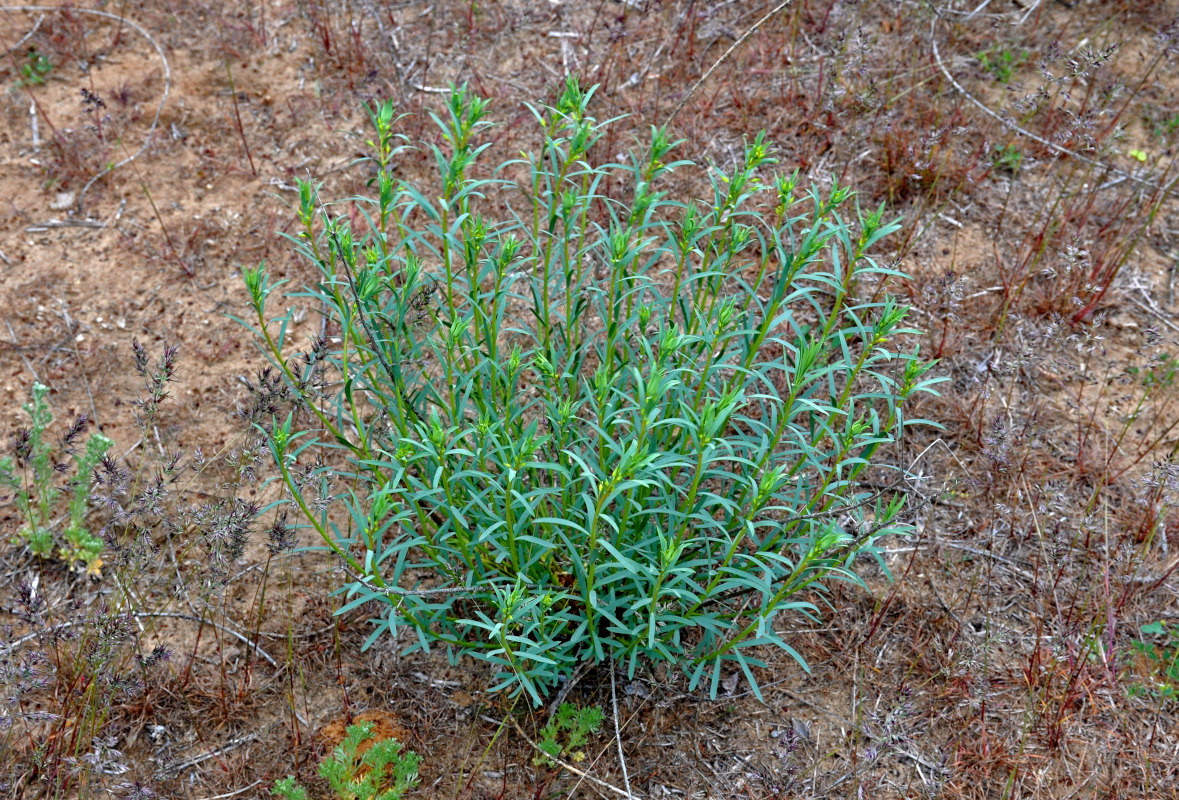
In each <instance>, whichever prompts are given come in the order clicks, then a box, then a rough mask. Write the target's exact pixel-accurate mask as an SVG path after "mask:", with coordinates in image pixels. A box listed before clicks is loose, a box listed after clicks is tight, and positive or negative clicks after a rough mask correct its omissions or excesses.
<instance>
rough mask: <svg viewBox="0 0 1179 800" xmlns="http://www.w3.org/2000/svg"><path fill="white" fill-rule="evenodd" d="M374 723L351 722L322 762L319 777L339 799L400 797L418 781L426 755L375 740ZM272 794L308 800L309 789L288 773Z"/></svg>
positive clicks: (290, 799)
mask: <svg viewBox="0 0 1179 800" xmlns="http://www.w3.org/2000/svg"><path fill="white" fill-rule="evenodd" d="M373 738H374V737H373V724H372V723H371V722H359V723H357V724H355V725H349V726H348V730H347V731H346V734H345V737H344V741H342V742H340V744H339V745H338V746H337V747H336V749H335V750H334V751H332V754H331V755H330V756H328V757H327V758H325V759H324V760H323V762H322V763H321V764H320V765H319V776H320V777H321V778H323V779H324V780H326V781H327V782H328V785H329V786H331V787H332V792H333V794H334V796H335V797H337V798H339V800H399V798H401V797H403V796H404V795H405V793H406V792H408V791H409V790H410V789H412V788H413V787H415V786H417V784H418V766H419V765H420V764H421V763H422V757H421V756H419V755H418V754H417V753H415V752H413V751H412V750H405V749H404V748H403V747H402V745H401V743H400V742H398V741H397V740H396V739H383V740H381V741H374V742H372V743H371V745H369V746H368V747H367V748H366V747H365V745H366V744H368V743H369V741H370V740H371V739H373ZM271 794H272V795H274V796H275V797H282V798H284V800H306V798H307V790H306V789H305V788H304V787H303V786H302V785H301V784H300V783H299V782H298V781H296V780H295V778H294V776H292V775H288V776H287V777H285V778H283V779H282V780H280V781H278V782H277V783H276V784H275V785H274V789H273V790H272V791H271Z"/></svg>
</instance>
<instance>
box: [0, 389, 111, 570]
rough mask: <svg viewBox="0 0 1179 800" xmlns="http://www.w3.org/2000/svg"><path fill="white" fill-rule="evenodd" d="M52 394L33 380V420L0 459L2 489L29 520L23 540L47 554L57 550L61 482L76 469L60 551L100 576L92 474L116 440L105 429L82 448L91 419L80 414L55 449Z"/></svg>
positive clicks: (19, 534) (22, 530)
mask: <svg viewBox="0 0 1179 800" xmlns="http://www.w3.org/2000/svg"><path fill="white" fill-rule="evenodd" d="M48 394H49V387H47V386H44V385H43V384H40V383H34V384H33V397H32V400H31V401H30V402H29V403H27V404H25V405H24V406H23V408H24V410H25V413H27V414H28V415H29V419H30V422H31V424H30V426H29V427H28V428H22V429H21V430H20V431H18V432H17V434H16V436H15V437H14V439H13V443H12V451H13V452H12V455H9V456H5V457H4V458H2V459H0V489H4V490H8V491H11V492H13V495H12V499H13V501H14V502H15V504H16V508H17V511H18V512H19V513H20V516H21V518H22V520H23V524H22V525H21V527H20V529H19V531H18V532H17V540H18V541H20V540H23V541H24V542H25V543H26V544H28V546H29V550H31V551H32V552H33V554H34V555H37V556H39V557H41V558H47V557H49V556H51V555H52V554H53V546H54V536H53V529H54V527H55V526H56V524H57V523H55V521H54V520H53V515H54V513H55V512H57V511H58V510H59V509H58V501H59V500H60V498H61V495H62V490H61V488H60V487H59V486H58V485H56V483H55V480H56V479H57V478H58V476H60V475H62V474H64V473H66V472H69V471H71V469H72V471H73V473H74V475H75V478H74V480H73V482H72V490H73V491H72V494H71V495H70V501H69V516H68V520H67V521H66V523H65V527H64V528H63V529H62V539H63V540H64V542H63V543H62V544H61V545H60V547H59V550H58V552H59V554H60V556H61V558H62V559H63V560H65V561H68V562H69V563H70V564H79V565H81V566H82V567H83V568H84V569H85V570H86V571H87V572H89V573H91V574H97V573H98V570H99V569H100V568H101V567H102V559H101V558H100V557H99V556H100V554H101V553H102V540H101V539H99V538H98V537H97V536H95V535H94V534H92V533H91V532H90V531H89V530H88V529H87V527H86V513H87V511H88V510H89V499H90V491H91V484H90V476H91V474H92V473H93V471H94V468H95V466H96V465H97V464H98V463H99V462H100V461H101V460H102V458H103V456H104V455H105V454H106V451H107V450H108V449H109V448H110V446H111V444H112V442H111V440H110V439H108V438H107V437H105V436H103V435H102V434H101V433H94V434H91V435H90V437H89V438H88V439H87V440H86V444H85V446H84V447H82V446H80V444H79V443H80V440H81V438H82V432H83V431H84V430H85V428H86V417H85V416H80V417H78V418H77V419H76V420H75V421H74V423H73V424H72V425H71V426H70V427H69V429H68V430H67V431H66V432H65V433H64V434H63V435H62V437H61V440H60V441H59V442H58V446H57V448H56V451H55V449H54V447H53V446H52V444H51V443H50V441H49V438H48V437H47V436H46V429H47V428H48V427H49V424H50V423H51V422H53V412H52V411H50V409H49V401H48V400H47V399H46V396H47V395H48ZM59 459H61V460H59ZM71 461H72V463H71Z"/></svg>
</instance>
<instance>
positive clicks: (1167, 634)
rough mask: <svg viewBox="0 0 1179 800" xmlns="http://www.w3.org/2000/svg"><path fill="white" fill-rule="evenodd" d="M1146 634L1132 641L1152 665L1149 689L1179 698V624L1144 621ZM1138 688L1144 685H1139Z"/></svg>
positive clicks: (1166, 696) (1162, 696) (1143, 631)
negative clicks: (1146, 622)
mask: <svg viewBox="0 0 1179 800" xmlns="http://www.w3.org/2000/svg"><path fill="white" fill-rule="evenodd" d="M1140 630H1141V633H1142V638H1141V639H1135V640H1134V641H1133V642H1132V643H1131V644H1132V645H1133V647H1134V650H1135V651H1136V652H1138V653H1141V654H1142V655H1143V656H1145V657H1146V661H1147V664H1148V666H1149V669H1150V679H1151V680H1150V682H1151V686H1150V687H1149V690H1147V691H1149V692H1150V693H1151V694H1154V695H1156V696H1158V697H1161V698H1163V699H1166V700H1175V699H1177V698H1179V626H1176V625H1168V624H1167V623H1166V622H1163V621H1161V620H1160V621H1158V622H1151V623H1149V624H1147V625H1143V626H1142V627H1141V628H1140ZM1134 688H1135V689H1138V691H1144V687H1140V686H1136V687H1134Z"/></svg>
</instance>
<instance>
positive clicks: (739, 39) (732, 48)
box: [663, 0, 791, 125]
mask: <svg viewBox="0 0 1179 800" xmlns="http://www.w3.org/2000/svg"><path fill="white" fill-rule="evenodd" d="M790 3H791V0H782V2H781V3H778V5H776V6H774V7H773V8H772V9H771V10H770V13H768V14H766V15H765V16H764V17H762V18H761V19H759V20H758V21H757V22H755V23H754V24H753V27H751V28H750V29H749V30H747V31H745V33H743V34H741V35H740V36H738V37H737V40H736V41H735V42H733V43H732V44H731V45H729V49H728V50H726V51H725V52H724V53H722V54H721V57H720V58H718V59H717V60H716V63H715V64H713V65H712V66H711V67H709V68H708V71H707V72H705V73H704V74H703V75H701V76H700V80H698V81H696V83H694V84H692V88H691V89H689V90H688V92H687V94H685V95H684V96H683V97H682V98H681V99H680V102H679V105H677V106H676V107H675V110H674V111H672V112H671V115H670V116H668V118H667V119H666V120H664V122H663V124H664V125H670V124H671V121H672V120H674V119H675V118H676V115H678V114H679V113H680V110H681V109H683V107H684V105H685V104H686V103H687V102H688V101H689V100H691V99H692V95H694V94H696V90H697V89H699V88H700V87H701V85H703V83H704V82H705V81H706V80H708V79H709V78H710V77H711V76H712V73H714V72H716V68H717V67H719V66H720V65H721V64H722V63H723V62H724V60H725V59H726V58H728V57H729V56H730V55H732V54H733V52H734V51H735V50H736V49H737V48H738V47H740V46H741V45H742V44H744V43H745V40H746V39H748V38H749V37H750V36H752V35H753V34H754V33H755V32H756V31H757V29H758V28H760V27H761V26H762V25H764V24H766V22H768V21H769V19H770V17H772V16H774V15H775V14H777V13H778V12H779V11H781V10H782V9H784V8H785V7H786V6H788V5H790Z"/></svg>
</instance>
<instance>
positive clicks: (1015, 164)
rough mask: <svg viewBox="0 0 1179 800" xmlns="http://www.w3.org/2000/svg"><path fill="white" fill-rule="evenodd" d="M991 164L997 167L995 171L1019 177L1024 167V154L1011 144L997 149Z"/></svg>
mask: <svg viewBox="0 0 1179 800" xmlns="http://www.w3.org/2000/svg"><path fill="white" fill-rule="evenodd" d="M991 163H993V164H994V165H995V169H998V170H1002V171H1003V172H1007V173H1010V174H1011V175H1013V176H1015V175H1019V170H1020V168H1021V167H1022V166H1023V153H1021V152H1020V151H1019V150H1018V149H1017V148H1016V147H1015V145H1011V144H1008V145H1003V146H1002V147H996V148H995V153H994V156H993V157H992V161H991Z"/></svg>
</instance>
